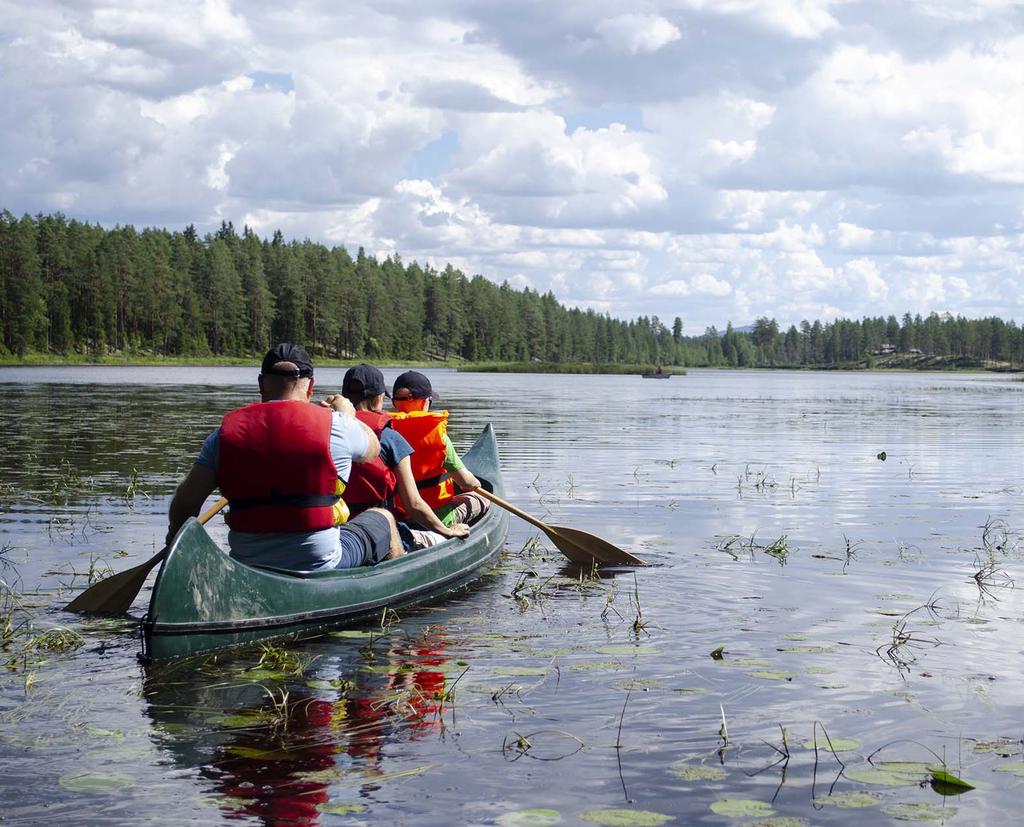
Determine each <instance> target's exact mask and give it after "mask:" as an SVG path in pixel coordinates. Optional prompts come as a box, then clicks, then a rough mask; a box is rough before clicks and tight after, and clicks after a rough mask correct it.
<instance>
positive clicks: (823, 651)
mask: <svg viewBox="0 0 1024 827" xmlns="http://www.w3.org/2000/svg"><path fill="white" fill-rule="evenodd" d="M775 651H777V652H787V653H789V654H791V655H827V654H829V653H830V652H834V651H835V649H833V648H832V647H831V646H779V647H778V648H777V649H776V650H775Z"/></svg>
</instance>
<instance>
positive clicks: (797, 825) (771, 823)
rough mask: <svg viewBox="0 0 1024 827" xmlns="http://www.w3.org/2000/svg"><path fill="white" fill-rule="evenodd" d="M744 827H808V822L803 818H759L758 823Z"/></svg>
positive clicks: (754, 822) (748, 823)
mask: <svg viewBox="0 0 1024 827" xmlns="http://www.w3.org/2000/svg"><path fill="white" fill-rule="evenodd" d="M743 827H807V822H806V821H804V820H803V819H802V818H793V817H792V816H777V817H775V818H759V819H758V820H757V821H748V822H747V823H746V824H744V825H743Z"/></svg>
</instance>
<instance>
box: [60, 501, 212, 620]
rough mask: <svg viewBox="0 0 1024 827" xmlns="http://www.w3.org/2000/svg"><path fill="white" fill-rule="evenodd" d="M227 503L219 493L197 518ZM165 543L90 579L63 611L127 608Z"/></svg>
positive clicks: (108, 611)
mask: <svg viewBox="0 0 1024 827" xmlns="http://www.w3.org/2000/svg"><path fill="white" fill-rule="evenodd" d="M227 504H228V501H227V500H226V499H224V498H223V497H221V498H220V499H219V500H217V502H215V503H214V504H213V505H212V506H211V507H210V508H209V509H207V510H206V511H205V512H203V514H202V515H201V516H200V517H199V522H200V523H202V524H203V525H205V524H206V523H208V522H209V521H210V520H212V519H213V517H214V515H215V514H217V513H218V512H219V511H220V510H221V509H223V508H224V506H226V505H227ZM168 548H169V547H168V546H164V547H163V548H162V549H160V551H158V552H157V553H156V554H154V555H153V556H152V557H150V558H149V559H148V560H147V561H146V562H145V563H140V564H139V565H137V566H134V567H132V568H130V569H126V570H125V571H122V572H118V573H117V574H112V575H110V577H105V578H103V579H102V580H100V581H98V582H96V583H93V584H92V585H91V586H89V588H87V589H86V590H85V591H84V592H82V593H81V594H80V595H78V597H76V598H75V599H74V600H72V601H71V602H70V603H68V604H67V605H66V606H65V607H64V611H66V612H102V613H104V614H120V613H122V612H126V611H128V608H129V607H130V606H131V605H132V603H133V602H134V601H135V598H136V597H137V596H138V594H139V591H140V590H141V589H142V585H143V584H144V583H145V582H146V577H147V576H148V575H149V572H150V571H151V570H152V569H153V568H154V567H155V566H156V564H157V563H159V562H160V561H161V560H163V559H164V557H166V556H167V549H168Z"/></svg>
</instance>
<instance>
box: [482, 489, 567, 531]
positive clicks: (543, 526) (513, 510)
mask: <svg viewBox="0 0 1024 827" xmlns="http://www.w3.org/2000/svg"><path fill="white" fill-rule="evenodd" d="M473 493H474V494H479V495H480V496H481V497H483V498H484V499H487V500H490V501H491V502H492V503H495V504H497V505H500V506H501V507H502V508H504V509H505V510H506V511H509V512H511V513H512V514H515V515H516V516H517V517H518V518H519V519H520V520H526V522H528V523H529V524H530V525H534V526H536V527H537V528H539V529H540V530H541V531H545V532H546V531H550V530H551V526H549V525H548V524H547V523H543V522H541V521H540V520H538V519H537V518H536V517H534V516H532V515H530V514H527V513H526V512H525V511H521V510H519V509H518V508H516V507H515V506H514V505H512V503H510V502H507V501H506V500H503V499H502V498H501V497H499V496H498V495H497V494H492V493H491V492H490V491H488V490H487V489H486V488H474V489H473Z"/></svg>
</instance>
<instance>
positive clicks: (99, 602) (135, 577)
mask: <svg viewBox="0 0 1024 827" xmlns="http://www.w3.org/2000/svg"><path fill="white" fill-rule="evenodd" d="M166 553H167V549H166V548H164V549H162V550H161V551H160V552H159V553H158V554H156V555H154V556H153V557H151V558H150V559H149V560H147V561H146V562H145V563H142V564H141V565H138V566H135V567H134V568H130V569H127V570H126V571H121V572H118V573H117V574H112V575H110V577H106V578H104V579H103V580H100V581H99V582H98V583H93V584H92V585H91V586H89V588H87V589H86V590H85V591H84V592H82V593H81V594H80V595H78V597H76V598H75V599H74V600H72V601H71V602H70V603H68V605H67V606H65V607H64V611H66V612H94V613H97V614H124V613H125V612H127V611H128V609H129V608H131V605H132V603H134V602H135V598H136V597H138V594H139V592H140V591H142V586H143V584H144V583H145V582H146V577H147V576H148V575H149V573H150V572H151V571H152V570H153V568H154V567H155V566H156V565H157V563H159V562H160V561H161V560H163V559H164V555H166Z"/></svg>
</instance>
